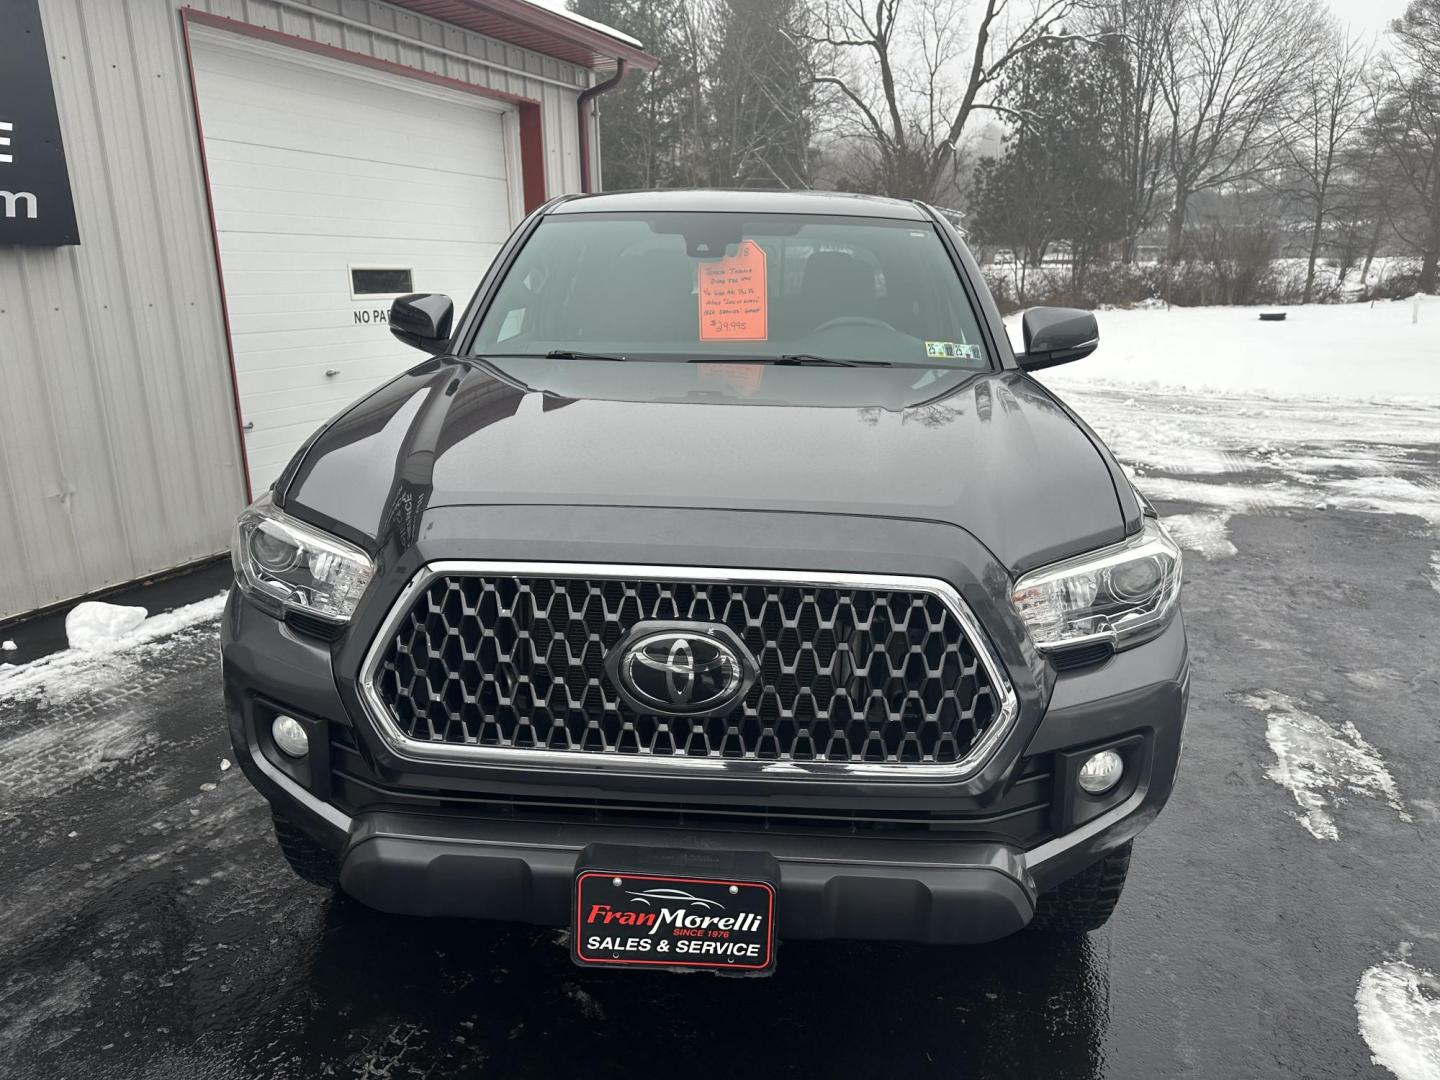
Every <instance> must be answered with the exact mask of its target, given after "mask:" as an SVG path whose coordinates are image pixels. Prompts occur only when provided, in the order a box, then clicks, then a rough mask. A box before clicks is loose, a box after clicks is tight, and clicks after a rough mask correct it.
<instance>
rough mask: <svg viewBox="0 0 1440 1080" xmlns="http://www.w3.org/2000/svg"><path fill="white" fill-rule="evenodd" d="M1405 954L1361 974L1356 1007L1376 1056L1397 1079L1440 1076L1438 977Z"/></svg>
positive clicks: (1428, 1079)
mask: <svg viewBox="0 0 1440 1080" xmlns="http://www.w3.org/2000/svg"><path fill="white" fill-rule="evenodd" d="M1407 951H1408V950H1407V947H1406V946H1402V947H1401V957H1400V958H1399V959H1395V960H1386V961H1385V962H1383V963H1380V964H1376V965H1375V966H1374V967H1372V968H1370V969H1369V970H1367V971H1366V972H1365V974H1364V975H1362V976H1361V977H1360V987H1359V989H1358V990H1356V991H1355V1011H1356V1013H1357V1014H1358V1016H1359V1020H1360V1034H1361V1035H1362V1036H1363V1037H1364V1039H1365V1042H1366V1043H1367V1044H1368V1045H1369V1047H1370V1051H1371V1053H1372V1055H1373V1058H1372V1060H1373V1061H1374V1062H1375V1064H1377V1065H1381V1066H1383V1067H1384V1068H1386V1069H1389V1070H1390V1071H1391V1072H1392V1073H1394V1074H1395V1076H1396V1077H1398V1080H1435V1078H1436V1077H1440V978H1436V976H1435V975H1433V974H1431V973H1430V972H1428V971H1425V970H1423V969H1422V968H1418V967H1416V966H1415V965H1414V964H1411V963H1410V962H1409V961H1408V960H1406V959H1405V954H1406V952H1407Z"/></svg>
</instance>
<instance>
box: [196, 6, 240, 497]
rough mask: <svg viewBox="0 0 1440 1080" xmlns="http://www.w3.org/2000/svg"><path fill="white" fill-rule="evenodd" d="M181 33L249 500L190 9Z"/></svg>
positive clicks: (231, 336)
mask: <svg viewBox="0 0 1440 1080" xmlns="http://www.w3.org/2000/svg"><path fill="white" fill-rule="evenodd" d="M180 14H181V18H180V34H181V37H182V38H183V40H184V42H185V69H186V70H187V71H188V72H189V74H190V109H191V111H192V112H193V113H194V114H195V137H196V139H198V140H199V143H200V175H201V178H202V179H203V180H204V182H205V214H206V216H207V217H208V218H209V220H210V246H211V248H212V249H213V250H214V252H215V277H216V278H217V279H219V282H220V321H221V323H222V324H223V325H224V327H225V355H226V357H227V358H228V362H229V365H230V393H231V395H232V396H233V404H234V406H235V433H236V434H237V435H238V436H239V439H240V480H241V482H242V483H243V484H244V485H245V503H246V505H249V504H250V503H251V502H253V501H254V499H255V493H254V492H253V491H252V490H250V457H249V455H248V454H247V453H246V450H245V418H244V416H243V415H241V412H240V377H239V376H238V375H237V374H236V373H235V339H234V336H233V335H232V334H231V333H230V305H229V304H228V303H227V302H226V300H225V268H224V267H223V266H221V265H220V233H219V230H218V229H217V228H216V226H215V200H214V199H212V198H211V197H210V163H209V162H208V161H207V160H206V158H205V127H204V125H203V124H201V122H200V93H199V91H198V90H197V89H196V87H195V55H194V52H193V51H192V50H191V48H190V19H189V18H188V15H189V9H188V8H186V9H184V10H182V11H181V13H180Z"/></svg>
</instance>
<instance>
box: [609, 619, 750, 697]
mask: <svg viewBox="0 0 1440 1080" xmlns="http://www.w3.org/2000/svg"><path fill="white" fill-rule="evenodd" d="M605 666H606V670H607V672H608V673H609V674H610V677H611V679H612V681H613V682H614V683H615V685H616V686H618V687H619V689H620V691H621V693H622V694H623V695H624V697H625V699H626V700H627V701H628V702H629V703H630V705H631V706H633V707H634V708H636V709H639V710H640V711H642V712H647V713H662V714H669V715H672V716H710V715H713V714H715V713H720V712H724V711H726V710H728V709H730V708H731V707H732V706H734V705H735V704H736V702H738V701H739V700H740V699H741V698H743V697H744V696H745V693H746V691H748V690H749V689H750V686H751V684H752V683H754V681H755V675H756V664H755V661H754V659H753V658H752V657H751V656H750V652H749V650H748V649H746V648H745V645H744V643H743V642H741V641H740V638H739V637H738V636H737V635H736V634H735V632H734V631H733V630H731V629H730V628H729V627H728V626H725V625H723V624H721V623H662V622H651V623H640V624H638V625H637V626H636V627H634V629H633V630H632V631H631V632H630V633H629V634H627V635H626V636H625V638H624V639H622V640H621V641H620V643H619V644H618V645H616V646H615V648H614V649H613V650H612V651H611V654H610V657H609V659H608V660H607V662H606V665H605Z"/></svg>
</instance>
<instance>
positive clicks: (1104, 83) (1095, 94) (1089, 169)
mask: <svg viewBox="0 0 1440 1080" xmlns="http://www.w3.org/2000/svg"><path fill="white" fill-rule="evenodd" d="M1120 75H1121V72H1120V70H1119V68H1118V61H1117V58H1116V56H1115V53H1114V51H1113V50H1108V49H1105V48H1103V47H1101V46H1096V45H1092V44H1090V43H1088V42H1085V41H1082V40H1079V39H1074V38H1059V39H1056V40H1053V41H1050V42H1046V43H1045V44H1043V45H1041V46H1038V47H1036V48H1034V49H1032V50H1031V51H1029V52H1028V53H1026V54H1025V55H1023V56H1021V57H1020V58H1019V59H1018V60H1017V61H1016V63H1015V65H1014V68H1013V70H1012V71H1011V72H1010V73H1009V74H1008V75H1007V76H1006V78H1005V80H1004V82H1003V84H1002V85H1001V87H1000V90H999V93H998V94H997V100H996V104H997V105H998V106H999V107H1000V109H1001V110H1002V111H1003V112H1004V114H1005V115H1008V116H1009V117H1010V118H1011V121H1012V124H1013V127H1012V129H1011V131H1010V134H1009V135H1007V136H1006V139H1005V152H1004V153H1003V154H1002V155H1001V156H1000V157H997V158H987V159H985V160H983V161H981V162H980V164H979V165H978V166H977V168H976V176H975V199H974V206H973V213H974V219H975V227H976V232H977V234H978V235H979V237H980V239H981V240H982V241H984V242H987V243H992V244H1002V245H1005V246H1009V247H1012V248H1014V249H1015V251H1016V254H1017V255H1018V256H1021V257H1023V259H1024V262H1025V264H1026V265H1028V266H1037V265H1039V263H1040V261H1041V260H1042V259H1043V258H1044V256H1045V252H1046V249H1047V248H1049V247H1050V246H1051V245H1052V244H1054V243H1055V242H1057V241H1060V240H1064V241H1066V242H1068V243H1069V244H1070V245H1071V253H1072V257H1073V259H1074V263H1073V266H1074V274H1075V278H1076V284H1077V285H1078V284H1080V280H1081V279H1082V278H1083V276H1084V273H1085V269H1086V267H1087V266H1088V265H1089V264H1090V262H1091V261H1092V260H1093V259H1094V258H1095V257H1096V256H1097V255H1098V254H1100V252H1101V250H1102V249H1103V248H1104V246H1105V245H1107V244H1109V243H1111V242H1113V241H1115V240H1118V239H1120V238H1121V237H1122V236H1123V235H1124V232H1125V220H1124V219H1125V212H1124V211H1125V185H1124V182H1123V178H1122V177H1121V176H1120V170H1119V167H1118V164H1117V163H1118V161H1119V160H1120V154H1119V152H1118V151H1117V148H1116V144H1117V142H1118V140H1119V134H1120V124H1121V120H1120V117H1119V115H1118V110H1117V109H1116V108H1115V102H1116V101H1117V98H1118V95H1117V94H1116V93H1115V83H1116V81H1117V80H1118V78H1119V77H1120Z"/></svg>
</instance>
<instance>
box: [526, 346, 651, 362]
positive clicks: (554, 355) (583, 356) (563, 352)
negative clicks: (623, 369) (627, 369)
mask: <svg viewBox="0 0 1440 1080" xmlns="http://www.w3.org/2000/svg"><path fill="white" fill-rule="evenodd" d="M545 359H546V360H615V361H618V362H622V363H623V362H624V361H626V360H633V359H636V358H635V357H633V356H625V355H623V354H621V353H598V352H578V351H576V350H575V349H551V350H550V351H549V352H547V353H546V354H545Z"/></svg>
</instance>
